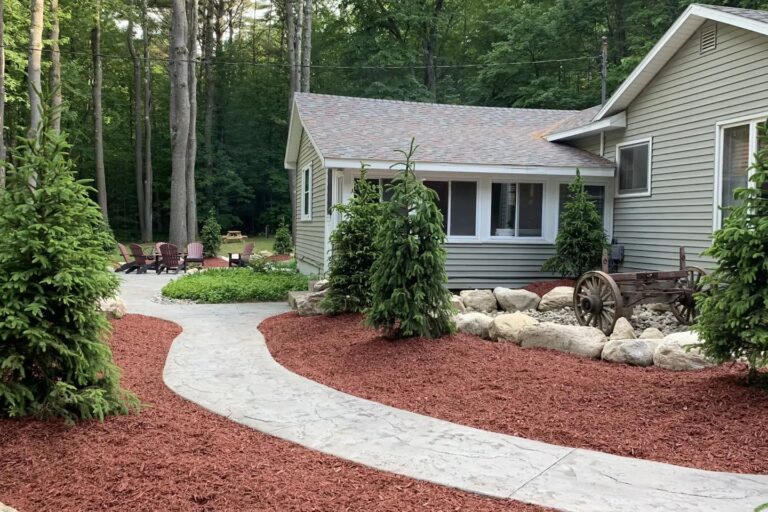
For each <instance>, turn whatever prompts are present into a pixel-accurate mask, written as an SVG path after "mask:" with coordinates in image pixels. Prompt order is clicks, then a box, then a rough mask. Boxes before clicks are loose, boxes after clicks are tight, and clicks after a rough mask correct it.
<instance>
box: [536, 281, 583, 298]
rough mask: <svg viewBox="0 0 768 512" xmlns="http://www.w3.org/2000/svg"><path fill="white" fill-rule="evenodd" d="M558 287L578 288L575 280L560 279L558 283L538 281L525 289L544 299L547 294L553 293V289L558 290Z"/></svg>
mask: <svg viewBox="0 0 768 512" xmlns="http://www.w3.org/2000/svg"><path fill="white" fill-rule="evenodd" d="M558 286H576V281H574V280H573V279H558V280H556V281H537V282H535V283H531V284H529V285H528V286H526V287H525V288H523V289H524V290H528V291H529V292H533V293H535V294H537V295H538V296H539V297H543V296H544V295H546V294H547V293H549V292H551V291H552V289H553V288H556V287H558Z"/></svg>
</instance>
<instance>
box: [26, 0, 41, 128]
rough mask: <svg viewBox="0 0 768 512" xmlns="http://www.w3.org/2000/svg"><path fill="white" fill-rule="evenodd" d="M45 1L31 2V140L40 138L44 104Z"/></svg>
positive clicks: (29, 68)
mask: <svg viewBox="0 0 768 512" xmlns="http://www.w3.org/2000/svg"><path fill="white" fill-rule="evenodd" d="M43 8H44V6H43V0H31V5H30V13H31V24H30V26H29V57H28V63H27V79H28V82H29V133H28V134H27V136H28V137H30V138H33V137H34V138H37V139H39V138H40V121H41V120H42V117H41V116H42V107H43V102H42V98H41V96H40V95H41V94H42V84H41V82H40V73H41V70H40V61H41V56H42V53H43Z"/></svg>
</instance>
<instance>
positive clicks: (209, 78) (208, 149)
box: [203, 0, 216, 176]
mask: <svg viewBox="0 0 768 512" xmlns="http://www.w3.org/2000/svg"><path fill="white" fill-rule="evenodd" d="M213 1H214V0H206V8H205V20H204V27H205V33H204V35H203V61H204V64H203V74H204V75H205V122H204V128H203V144H204V145H205V170H206V172H207V173H208V175H209V176H210V174H211V173H213V156H214V148H213V115H214V108H215V105H216V74H215V72H214V66H213V59H214V55H213V38H214V35H213V33H214V30H213V25H214V20H215V18H214V9H213V5H212V4H213Z"/></svg>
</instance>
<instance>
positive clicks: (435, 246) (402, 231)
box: [365, 141, 454, 338]
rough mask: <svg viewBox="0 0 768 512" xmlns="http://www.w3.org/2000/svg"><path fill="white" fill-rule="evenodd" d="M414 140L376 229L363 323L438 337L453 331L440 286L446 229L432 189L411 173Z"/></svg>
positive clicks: (391, 332)
mask: <svg viewBox="0 0 768 512" xmlns="http://www.w3.org/2000/svg"><path fill="white" fill-rule="evenodd" d="M415 150H416V147H415V146H414V142H413V141H411V147H410V149H409V151H408V152H402V153H403V155H404V156H405V163H404V164H402V165H403V169H402V170H401V171H399V172H398V173H397V175H396V176H395V178H394V180H393V181H392V185H391V189H390V191H391V192H392V199H391V200H390V202H389V203H386V205H385V208H384V214H383V216H382V218H381V220H380V221H379V229H378V231H377V233H376V239H375V249H376V252H377V256H376V260H375V261H374V263H373V277H372V280H371V281H372V286H371V287H372V291H373V294H372V297H371V307H370V308H368V309H367V310H366V319H365V322H366V324H367V325H369V326H371V327H374V328H377V329H382V330H383V332H384V335H385V336H387V337H391V338H395V337H409V336H427V337H433V338H436V337H439V336H441V335H443V334H447V333H450V332H452V331H453V329H454V326H453V323H452V322H451V319H450V316H451V313H452V311H453V308H452V306H451V302H450V297H451V294H450V292H449V291H448V289H447V288H446V287H445V285H446V282H447V280H448V279H447V276H446V273H445V248H444V247H443V242H444V241H445V232H444V231H443V215H442V213H441V212H440V209H439V208H438V206H437V194H436V193H435V192H434V191H433V190H430V189H428V188H427V187H426V186H424V184H423V183H422V182H421V181H419V180H417V179H416V176H415V175H414V163H413V160H412V157H413V154H414V152H415Z"/></svg>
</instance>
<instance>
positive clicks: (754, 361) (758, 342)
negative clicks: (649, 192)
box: [694, 128, 768, 383]
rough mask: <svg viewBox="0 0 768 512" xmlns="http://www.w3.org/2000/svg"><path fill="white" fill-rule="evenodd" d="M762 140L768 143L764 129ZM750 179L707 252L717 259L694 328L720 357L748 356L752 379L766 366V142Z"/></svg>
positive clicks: (709, 353)
mask: <svg viewBox="0 0 768 512" xmlns="http://www.w3.org/2000/svg"><path fill="white" fill-rule="evenodd" d="M761 140H763V141H764V142H768V137H766V135H765V132H764V130H763V129H762V128H761ZM752 170H753V175H752V176H751V177H750V180H751V181H752V182H753V183H754V185H755V186H754V187H750V188H739V189H737V190H736V191H735V193H734V196H735V198H736V199H738V200H739V205H738V206H735V207H731V208H727V209H724V211H727V212H728V216H727V217H726V218H725V219H724V220H723V227H722V228H721V229H719V230H717V231H716V232H715V234H714V235H713V241H712V245H711V246H710V248H709V249H707V250H706V251H704V254H705V255H707V256H711V257H712V258H714V259H715V260H716V261H717V267H716V268H715V270H714V272H712V274H710V275H708V276H706V277H705V278H704V279H703V280H702V284H703V286H704V287H705V289H706V291H705V292H704V293H701V294H699V295H698V296H697V298H696V299H697V301H696V302H697V306H698V308H699V316H698V324H697V325H696V326H694V329H695V330H696V331H697V332H698V333H699V335H700V338H701V340H702V345H701V348H702V350H703V351H704V353H705V354H706V355H707V356H709V357H711V358H712V359H714V360H716V361H718V362H726V361H731V360H733V359H736V358H744V359H746V360H747V362H748V363H749V376H748V380H749V381H750V383H754V382H755V381H756V378H757V376H758V372H757V370H758V368H760V367H762V366H765V365H768V144H765V145H764V146H763V149H762V150H760V151H759V152H758V153H757V155H756V161H755V164H754V165H753V166H752Z"/></svg>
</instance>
